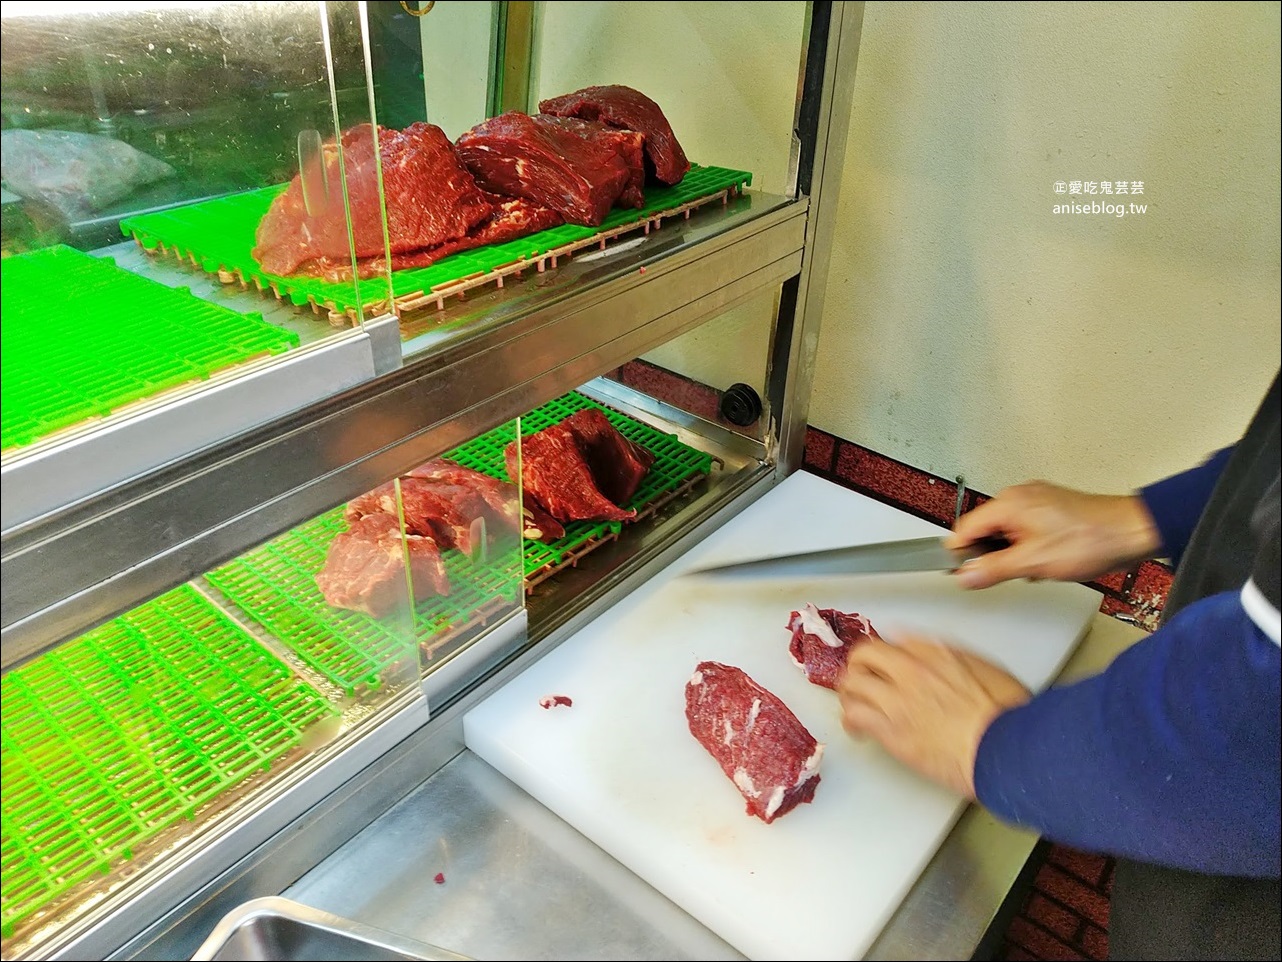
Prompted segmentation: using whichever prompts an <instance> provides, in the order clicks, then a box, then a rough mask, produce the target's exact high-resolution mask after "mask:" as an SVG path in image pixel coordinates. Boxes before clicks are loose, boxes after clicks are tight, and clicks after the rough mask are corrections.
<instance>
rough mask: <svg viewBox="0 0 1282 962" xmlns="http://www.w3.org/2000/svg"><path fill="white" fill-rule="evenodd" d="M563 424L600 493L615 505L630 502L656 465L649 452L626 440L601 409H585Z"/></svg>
mask: <svg viewBox="0 0 1282 962" xmlns="http://www.w3.org/2000/svg"><path fill="white" fill-rule="evenodd" d="M561 423H562V424H565V425H567V426H568V427H569V428H570V429H571V430H572V431H573V432H574V435H575V437H576V438H577V439H578V442H579V449H580V450H581V451H582V452H583V456H584V457H585V458H586V459H587V462H588V467H589V468H591V470H592V478H593V480H594V481H595V482H596V486H597V488H598V489H599V490H600V491H601V493H602V494H604V495H605V496H606V497H607V498H609V499H610V500H611V501H613V502H614V503H615V504H619V505H623V504H627V503H628V502H629V501H631V500H632V496H633V495H634V494H636V493H637V489H638V488H640V487H641V482H642V481H644V480H645V476H646V475H647V474H649V473H650V468H651V467H652V466H653V465H654V455H653V454H652V453H651V452H650V451H649V449H647V448H643V447H642V446H641V445H639V444H636V443H635V442H632V441H629V440H628V439H627V438H625V437H624V436H623V435H622V433H620V431H619V429H618V428H616V427H615V426H614V425H613V424H612V423H611V422H610V419H609V418H608V417H606V416H605V413H604V412H603V411H601V409H600V408H584V409H583V410H582V411H577V412H575V413H574V414H571V415H570V416H569V417H568V418H566V419H565V420H564V421H562V422H561Z"/></svg>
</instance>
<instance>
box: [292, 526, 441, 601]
mask: <svg viewBox="0 0 1282 962" xmlns="http://www.w3.org/2000/svg"><path fill="white" fill-rule="evenodd" d="M405 542H406V543H405V546H404V547H402V545H401V535H400V526H399V525H398V524H397V522H396V519H395V518H394V517H392V516H391V515H387V514H382V513H375V514H371V515H368V516H365V517H362V518H359V519H358V520H356V521H355V522H353V524H352V525H351V527H349V528H348V529H347V530H346V531H344V532H342V533H340V534H338V535H336V536H335V537H334V540H333V541H332V542H330V545H329V552H328V554H327V555H326V556H325V567H324V568H322V569H321V571H320V573H319V574H318V575H316V585H317V587H319V588H320V590H321V594H323V595H324V596H325V600H326V601H327V602H328V603H329V604H331V605H333V606H334V607H335V608H347V609H350V610H352V611H363V612H364V613H365V614H368V615H373V616H374V617H375V618H382V617H385V616H386V615H388V614H390V613H392V612H393V611H395V610H396V609H397V608H400V607H402V606H403V605H404V603H405V601H406V588H405V554H406V549H408V554H409V560H410V580H411V583H412V585H413V587H414V600H415V601H422V600H423V599H424V598H430V597H432V596H434V595H448V594H449V593H450V583H449V578H448V577H447V576H446V573H445V565H444V564H443V563H442V562H441V553H440V551H439V550H438V549H437V546H436V542H435V541H433V540H432V539H431V538H428V537H423V536H420V535H407V536H406V538H405Z"/></svg>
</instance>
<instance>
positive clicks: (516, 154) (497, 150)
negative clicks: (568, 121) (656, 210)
mask: <svg viewBox="0 0 1282 962" xmlns="http://www.w3.org/2000/svg"><path fill="white" fill-rule="evenodd" d="M455 150H456V151H457V153H458V156H459V157H460V158H461V159H462V161H463V162H464V163H465V164H466V165H467V167H468V169H469V170H470V171H471V172H472V174H473V176H474V177H475V178H476V181H477V183H479V184H480V185H481V186H482V187H484V188H485V189H486V190H488V191H492V192H493V193H496V194H503V195H506V196H510V197H524V198H525V199H526V200H532V201H534V202H535V203H536V204H540V205H542V206H544V207H550V208H551V209H552V210H554V211H556V212H557V213H558V214H560V215H561V216H562V217H564V218H565V220H566V221H567V222H568V223H571V224H584V225H587V226H592V227H595V226H596V225H597V224H600V223H601V221H602V220H604V219H605V215H606V214H608V213H609V211H610V208H611V207H612V206H613V205H614V202H615V201H616V200H618V199H619V195H620V194H622V193H623V189H624V187H626V186H627V184H628V181H629V178H630V176H631V173H630V171H629V170H628V165H627V163H626V162H625V161H624V159H623V157H622V156H620V154H619V152H618V150H617V149H615V148H614V147H613V146H610V145H606V144H602V143H598V142H595V141H592V140H585V139H583V138H582V137H579V136H577V135H576V134H573V133H571V132H569V131H567V130H565V129H563V127H561V126H560V125H558V124H556V123H555V122H552V121H550V120H548V119H546V118H545V119H544V120H539V119H538V118H537V117H531V116H529V115H528V114H523V113H520V112H519V111H515V110H510V111H508V112H507V113H505V114H500V115H499V116H498V117H492V118H490V119H489V120H486V121H484V122H482V123H480V124H477V125H476V126H475V127H473V128H472V129H471V130H469V131H466V132H465V133H463V134H462V135H461V136H460V137H459V139H458V141H457V142H456V143H455Z"/></svg>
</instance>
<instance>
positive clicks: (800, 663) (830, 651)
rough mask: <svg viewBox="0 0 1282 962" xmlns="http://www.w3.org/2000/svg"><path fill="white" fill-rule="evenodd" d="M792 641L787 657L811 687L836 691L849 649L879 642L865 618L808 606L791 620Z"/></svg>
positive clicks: (794, 614)
mask: <svg viewBox="0 0 1282 962" xmlns="http://www.w3.org/2000/svg"><path fill="white" fill-rule="evenodd" d="M788 630H789V631H790V632H792V641H791V642H790V643H789V645H788V653H789V654H790V655H792V660H793V662H794V663H795V664H796V666H797V667H798V668H800V669H801V670H802V671H804V672H805V673H806V678H808V679H809V680H810V682H811V683H812V684H815V685H819V686H821V687H823V688H836V687H837V682H838V681H839V680H840V679H841V675H842V672H844V671H845V670H846V658H847V656H848V655H849V654H850V649H852V648H854V647H855V645H857V644H859V643H860V642H864V641H868V640H869V639H872V638H880V637H881V636H880V635H878V634H877V631H876V629H874V628H873V626H872V623H871V622H869V621H868V619H867V618H865V617H864V616H863V615H860V614H855V613H853V612H852V613H849V614H847V613H846V612H844V611H838V610H837V609H836V608H816V607H815V606H814V605H811V604H807V605H806V606H805V607H804V608H802V609H801V610H800V611H794V612H793V613H792V617H791V618H789V619H788Z"/></svg>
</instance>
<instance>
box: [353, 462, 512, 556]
mask: <svg viewBox="0 0 1282 962" xmlns="http://www.w3.org/2000/svg"><path fill="white" fill-rule="evenodd" d="M400 486H401V510H402V512H403V515H404V518H405V530H406V531H408V532H409V533H410V534H417V535H425V536H427V537H429V538H432V539H433V540H434V541H435V542H436V543H437V544H438V545H440V546H441V547H442V548H457V549H458V550H459V551H462V552H463V553H464V554H466V555H471V554H472V553H473V552H474V551H475V550H476V548H477V547H478V541H477V537H478V534H479V532H480V530H481V528H480V527H479V526H478V525H477V524H476V520H477V519H478V518H481V517H484V516H486V515H487V514H489V506H488V505H487V504H486V503H485V502H484V501H483V500H482V499H481V497H480V495H479V494H478V493H477V492H475V491H474V490H472V489H467V488H457V487H456V489H455V490H449V491H447V490H442V489H441V488H440V487H439V486H437V485H435V484H433V483H432V482H430V481H425V480H422V479H420V478H409V477H406V478H401V479H400ZM343 514H344V517H346V518H347V520H348V521H349V522H350V521H356V520H358V519H360V518H364V517H367V516H369V515H372V514H386V515H389V516H391V517H392V518H395V517H396V516H397V512H396V485H395V482H392V481H389V482H387V483H386V484H382V485H379V486H378V487H377V488H375V489H374V490H373V491H369V492H367V493H365V494H362V495H361V496H360V497H358V498H354V499H353V500H351V501H349V502H347V508H346V510H345V511H344V512H343Z"/></svg>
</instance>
